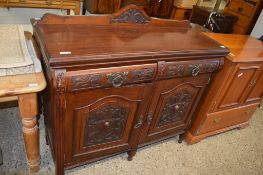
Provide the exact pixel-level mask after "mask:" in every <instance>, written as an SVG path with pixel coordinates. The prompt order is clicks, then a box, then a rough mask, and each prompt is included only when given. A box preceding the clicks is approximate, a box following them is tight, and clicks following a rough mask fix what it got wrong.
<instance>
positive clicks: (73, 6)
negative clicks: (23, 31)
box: [0, 0, 81, 15]
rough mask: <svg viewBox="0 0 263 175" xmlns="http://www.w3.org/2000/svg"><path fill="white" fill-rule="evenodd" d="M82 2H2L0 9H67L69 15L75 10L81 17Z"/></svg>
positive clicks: (0, 2) (46, 0) (11, 0)
mask: <svg viewBox="0 0 263 175" xmlns="http://www.w3.org/2000/svg"><path fill="white" fill-rule="evenodd" d="M80 2H81V0H61V1H58V0H34V1H33V0H0V7H28V8H50V9H66V10H67V14H68V15H69V14H70V10H74V12H75V15H79V14H80Z"/></svg>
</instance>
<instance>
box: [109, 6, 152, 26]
mask: <svg viewBox="0 0 263 175" xmlns="http://www.w3.org/2000/svg"><path fill="white" fill-rule="evenodd" d="M111 22H112V23H137V24H147V23H149V18H148V17H146V16H145V15H144V14H143V13H142V12H141V11H139V10H137V9H133V8H132V9H128V10H127V11H125V12H124V13H122V14H121V15H119V16H117V17H115V18H113V19H111Z"/></svg>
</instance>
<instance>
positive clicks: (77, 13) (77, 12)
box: [74, 2, 80, 15]
mask: <svg viewBox="0 0 263 175" xmlns="http://www.w3.org/2000/svg"><path fill="white" fill-rule="evenodd" d="M74 12H75V15H79V14H80V2H79V3H77V4H76V7H75V9H74Z"/></svg>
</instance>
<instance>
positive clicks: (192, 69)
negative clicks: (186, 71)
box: [190, 65, 200, 77]
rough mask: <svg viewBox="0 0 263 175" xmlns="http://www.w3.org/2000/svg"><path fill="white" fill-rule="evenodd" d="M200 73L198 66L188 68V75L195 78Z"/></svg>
mask: <svg viewBox="0 0 263 175" xmlns="http://www.w3.org/2000/svg"><path fill="white" fill-rule="evenodd" d="M199 73H200V66H199V65H194V66H191V67H190V74H191V75H192V76H193V77H195V76H197V75H198V74H199Z"/></svg>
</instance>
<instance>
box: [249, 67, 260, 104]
mask: <svg viewBox="0 0 263 175" xmlns="http://www.w3.org/2000/svg"><path fill="white" fill-rule="evenodd" d="M249 86H250V88H251V91H250V92H249V94H248V96H247V98H246V101H245V102H255V101H258V102H259V101H260V100H261V99H262V97H263V65H262V64H261V69H260V70H258V71H257V73H256V76H255V77H254V78H253V79H252V81H251V82H250V84H249Z"/></svg>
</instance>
